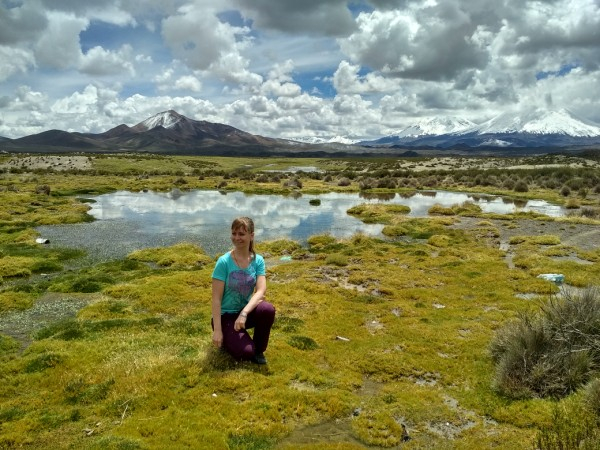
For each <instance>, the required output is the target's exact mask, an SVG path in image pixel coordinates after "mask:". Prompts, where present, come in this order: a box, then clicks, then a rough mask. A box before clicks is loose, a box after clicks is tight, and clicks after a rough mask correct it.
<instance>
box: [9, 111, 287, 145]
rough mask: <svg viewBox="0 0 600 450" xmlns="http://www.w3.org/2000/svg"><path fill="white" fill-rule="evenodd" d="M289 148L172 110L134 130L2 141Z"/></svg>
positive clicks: (122, 128)
mask: <svg viewBox="0 0 600 450" xmlns="http://www.w3.org/2000/svg"><path fill="white" fill-rule="evenodd" d="M289 146H290V144H289V143H288V142H287V141H285V140H280V139H272V138H267V137H263V136H257V135H254V134H250V133H246V132H244V131H241V130H238V129H237V128H234V127H231V126H229V125H223V124H220V123H211V122H205V121H200V120H193V119H189V118H187V117H185V116H183V115H181V114H178V113H177V112H175V111H172V110H170V111H164V112H161V113H159V114H156V115H154V116H152V117H150V118H148V119H146V120H144V121H143V122H140V123H138V124H137V125H135V126H133V127H129V126H127V125H119V126H117V127H115V128H112V129H110V130H108V131H105V132H104V133H99V134H93V133H69V132H66V131H61V130H50V131H44V132H42V133H39V134H34V135H30V136H25V137H22V138H19V139H4V140H3V141H0V148H2V149H3V150H6V151H30V152H35V151H39V152H51V151H62V152H65V151H70V152H75V151H81V152H99V153H101V152H122V151H135V152H148V153H172V154H203V155H207V154H215V155H221V154H223V155H238V154H239V155H253V154H256V153H262V152H264V151H267V150H268V151H269V152H272V151H275V150H276V149H280V148H281V149H286V148H287V147H289Z"/></svg>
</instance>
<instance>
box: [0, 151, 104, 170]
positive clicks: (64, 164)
mask: <svg viewBox="0 0 600 450" xmlns="http://www.w3.org/2000/svg"><path fill="white" fill-rule="evenodd" d="M0 167H1V168H5V169H8V170H10V169H20V170H26V171H31V170H36V169H41V170H48V169H52V170H54V171H57V172H62V171H65V170H89V169H91V168H92V160H91V158H90V157H89V156H60V155H32V156H25V157H16V158H11V159H9V160H8V161H7V162H5V163H4V164H0Z"/></svg>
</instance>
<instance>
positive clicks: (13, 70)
mask: <svg viewBox="0 0 600 450" xmlns="http://www.w3.org/2000/svg"><path fill="white" fill-rule="evenodd" d="M34 65H35V58H34V57H33V53H31V52H30V51H27V50H23V49H20V48H13V47H8V46H5V45H0V82H1V81H4V80H6V79H7V78H9V77H11V76H13V75H15V74H17V73H25V72H27V70H28V69H29V68H30V67H33V66H34Z"/></svg>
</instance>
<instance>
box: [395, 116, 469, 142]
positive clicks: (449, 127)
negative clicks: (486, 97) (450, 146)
mask: <svg viewBox="0 0 600 450" xmlns="http://www.w3.org/2000/svg"><path fill="white" fill-rule="evenodd" d="M475 126H476V124H475V123H473V122H471V121H470V120H467V119H460V118H454V117H433V118H429V119H424V120H421V121H420V122H417V123H416V124H414V125H411V126H409V127H407V128H404V129H403V130H401V131H400V132H398V133H397V134H395V136H397V137H398V138H405V137H419V136H431V135H435V136H439V135H442V134H455V133H461V132H464V131H465V130H469V129H471V128H473V127H475Z"/></svg>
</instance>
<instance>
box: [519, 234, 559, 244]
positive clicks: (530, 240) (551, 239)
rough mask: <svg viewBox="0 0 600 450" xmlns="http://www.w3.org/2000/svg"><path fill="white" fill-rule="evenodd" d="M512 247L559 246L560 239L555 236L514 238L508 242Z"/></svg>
mask: <svg viewBox="0 0 600 450" xmlns="http://www.w3.org/2000/svg"><path fill="white" fill-rule="evenodd" d="M508 243H509V244H511V245H516V244H524V243H526V244H531V245H559V244H560V238H559V237H558V236H554V235H543V236H513V237H511V238H510V239H509V241H508Z"/></svg>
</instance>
